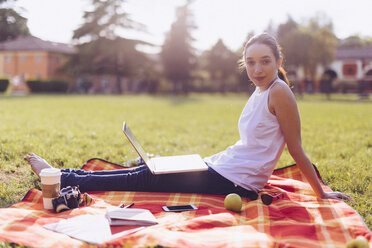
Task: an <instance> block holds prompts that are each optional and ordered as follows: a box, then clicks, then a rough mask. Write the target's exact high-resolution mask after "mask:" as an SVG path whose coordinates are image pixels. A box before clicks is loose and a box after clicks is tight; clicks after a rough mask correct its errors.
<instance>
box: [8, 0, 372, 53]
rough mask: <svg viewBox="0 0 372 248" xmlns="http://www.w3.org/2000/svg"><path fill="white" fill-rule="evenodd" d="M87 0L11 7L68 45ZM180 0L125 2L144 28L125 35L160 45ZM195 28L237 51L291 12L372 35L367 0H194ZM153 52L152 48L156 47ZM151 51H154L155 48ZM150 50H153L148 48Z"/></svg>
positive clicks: (35, 31) (40, 33) (204, 42)
mask: <svg viewBox="0 0 372 248" xmlns="http://www.w3.org/2000/svg"><path fill="white" fill-rule="evenodd" d="M90 2H91V1H89V0H17V1H16V2H13V3H12V4H13V7H14V8H15V9H16V10H17V11H18V12H19V13H21V15H22V16H24V17H26V18H27V19H28V27H29V29H30V32H31V34H32V35H34V36H37V37H39V38H41V39H44V40H49V41H55V42H63V43H71V38H72V34H73V30H75V29H77V28H78V27H79V26H80V25H81V24H82V23H83V21H84V20H83V14H84V11H85V10H90V9H91V6H90ZM184 3H185V1H184V0H127V1H126V2H125V3H124V6H123V7H124V10H126V12H127V13H128V14H129V15H130V17H131V18H132V19H133V20H135V21H137V22H140V23H142V24H144V25H145V26H146V29H147V31H146V32H127V33H125V37H126V38H135V39H142V40H145V41H148V42H151V43H154V44H156V45H159V46H161V45H162V43H163V41H164V38H165V35H166V33H167V32H168V31H169V30H170V27H171V24H172V23H173V22H174V21H175V10H176V8H177V7H178V6H181V5H183V4H184ZM191 10H192V11H193V15H194V22H195V24H196V26H197V29H196V30H194V31H193V32H192V35H193V37H194V39H195V41H194V43H193V46H194V47H195V48H196V49H198V50H200V51H203V50H207V49H210V48H211V47H212V46H213V45H214V44H215V43H216V42H217V40H218V39H222V40H223V42H224V43H225V45H227V46H228V47H229V48H230V49H232V50H237V49H239V48H240V47H241V46H242V45H243V43H244V41H245V39H246V37H247V35H248V33H249V32H252V31H253V32H254V33H256V34H257V33H260V32H263V31H264V30H265V29H266V28H267V27H268V25H269V23H272V24H273V25H274V26H277V25H279V24H281V23H284V22H286V21H287V19H288V16H289V15H290V16H291V17H292V18H293V19H294V20H295V21H296V22H298V23H305V22H306V21H307V20H308V19H309V18H311V17H314V16H316V15H320V16H323V17H324V18H325V19H326V20H327V19H329V20H331V21H332V23H333V26H334V32H335V34H336V36H337V37H338V38H340V39H342V38H346V37H348V36H350V35H355V34H357V35H360V36H361V37H372V14H371V10H372V1H371V0H352V1H350V0H281V1H279V0H194V2H193V3H192V5H191ZM155 50H156V48H155ZM155 50H154V52H156V51H155ZM150 52H151V51H150Z"/></svg>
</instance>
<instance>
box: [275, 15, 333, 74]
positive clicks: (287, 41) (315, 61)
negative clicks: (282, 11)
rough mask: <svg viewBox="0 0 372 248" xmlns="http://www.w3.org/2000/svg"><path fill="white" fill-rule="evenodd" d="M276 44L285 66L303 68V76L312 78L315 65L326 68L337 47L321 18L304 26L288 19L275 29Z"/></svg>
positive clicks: (327, 23) (329, 29) (328, 23)
mask: <svg viewBox="0 0 372 248" xmlns="http://www.w3.org/2000/svg"><path fill="white" fill-rule="evenodd" d="M278 41H279V44H280V45H281V46H282V48H283V54H284V59H285V65H286V66H299V65H301V66H304V68H305V71H306V74H307V75H315V69H316V66H317V65H323V66H327V65H329V64H330V63H331V62H332V61H333V59H334V55H335V52H336V47H337V45H338V41H337V38H336V36H335V34H334V33H333V27H332V22H331V21H329V20H328V19H326V18H325V17H323V16H315V17H313V18H311V19H310V20H309V21H308V22H307V23H305V24H298V23H296V22H295V21H293V19H291V17H289V18H288V20H287V22H286V23H283V24H281V25H279V27H278Z"/></svg>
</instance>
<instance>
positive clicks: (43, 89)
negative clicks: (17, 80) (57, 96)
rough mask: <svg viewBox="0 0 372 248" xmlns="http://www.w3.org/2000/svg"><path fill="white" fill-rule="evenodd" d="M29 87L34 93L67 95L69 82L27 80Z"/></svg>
mask: <svg viewBox="0 0 372 248" xmlns="http://www.w3.org/2000/svg"><path fill="white" fill-rule="evenodd" d="M26 84H27V86H28V87H29V89H30V90H31V92H32V93H66V92H67V89H68V82H66V81H63V80H59V79H50V80H27V81H26Z"/></svg>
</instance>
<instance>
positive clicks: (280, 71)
mask: <svg viewBox="0 0 372 248" xmlns="http://www.w3.org/2000/svg"><path fill="white" fill-rule="evenodd" d="M278 77H279V78H280V79H281V80H283V81H284V82H286V83H287V84H288V86H289V87H291V86H292V85H291V82H289V80H288V78H287V72H286V71H285V70H284V68H283V67H279V69H278Z"/></svg>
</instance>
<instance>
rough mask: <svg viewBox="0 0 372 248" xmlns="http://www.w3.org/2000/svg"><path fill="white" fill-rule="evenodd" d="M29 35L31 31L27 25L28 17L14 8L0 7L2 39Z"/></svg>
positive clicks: (0, 34) (0, 32)
mask: <svg viewBox="0 0 372 248" xmlns="http://www.w3.org/2000/svg"><path fill="white" fill-rule="evenodd" d="M2 2H4V0H3V1H2ZM0 3H1V2H0ZM28 35H30V31H29V29H28V27H27V19H26V18H24V17H22V16H21V15H20V14H18V13H17V12H16V11H15V10H14V9H10V8H0V41H6V40H10V39H15V38H17V37H18V36H28Z"/></svg>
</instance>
